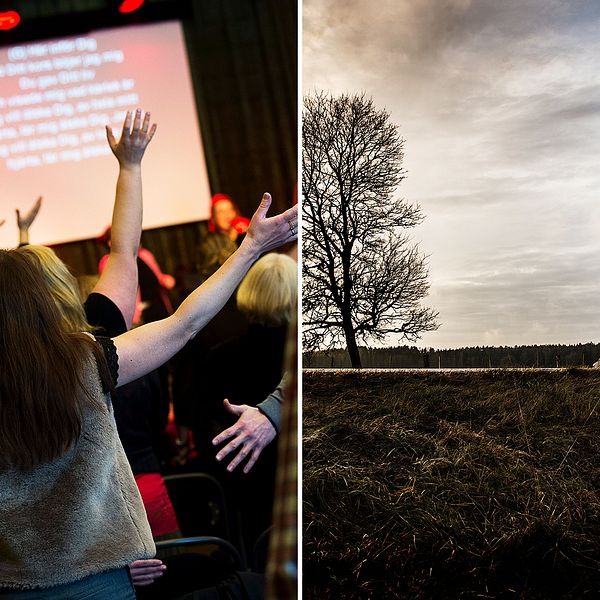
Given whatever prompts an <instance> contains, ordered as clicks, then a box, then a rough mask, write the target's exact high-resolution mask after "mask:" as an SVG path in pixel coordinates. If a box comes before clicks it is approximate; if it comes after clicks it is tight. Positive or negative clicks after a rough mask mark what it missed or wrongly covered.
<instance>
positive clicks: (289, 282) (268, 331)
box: [188, 253, 298, 555]
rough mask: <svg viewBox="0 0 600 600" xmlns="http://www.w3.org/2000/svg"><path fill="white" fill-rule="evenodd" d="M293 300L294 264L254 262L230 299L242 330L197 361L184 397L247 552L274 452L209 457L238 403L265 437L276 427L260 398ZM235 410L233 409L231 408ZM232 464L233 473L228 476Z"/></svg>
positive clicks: (271, 385) (282, 259)
mask: <svg viewBox="0 0 600 600" xmlns="http://www.w3.org/2000/svg"><path fill="white" fill-rule="evenodd" d="M297 296H298V270H297V264H296V262H295V261H294V260H293V259H292V258H290V257H289V256H286V255H284V254H276V253H271V254H267V255H266V256H263V257H262V258H260V260H258V261H257V262H256V263H255V264H254V265H253V266H252V268H251V269H250V270H249V271H248V273H247V275H246V276H245V278H244V279H243V281H242V282H241V284H240V286H239V288H238V291H237V295H236V300H237V305H238V308H239V309H240V311H241V312H242V313H244V314H245V315H246V317H247V319H248V329H247V331H246V333H245V334H243V335H240V336H237V337H233V338H231V339H229V340H224V341H223V342H221V343H219V344H218V345H216V346H215V347H214V348H213V349H212V351H211V352H210V354H209V356H208V358H207V359H206V361H205V362H204V363H203V364H198V363H196V381H195V386H194V387H193V388H192V389H194V390H197V393H196V395H195V396H194V397H190V400H189V403H190V406H189V407H188V413H189V414H190V415H191V417H190V423H191V425H192V431H193V433H194V440H195V441H196V445H197V448H198V454H199V455H202V456H206V457H210V460H209V463H208V465H207V466H206V467H205V468H207V469H209V470H210V471H211V472H212V474H213V475H215V476H216V477H217V478H218V479H220V480H221V482H222V483H223V484H224V485H225V486H226V490H227V493H228V500H229V501H230V503H231V505H233V506H234V507H235V509H237V510H238V511H239V514H240V516H241V526H242V534H243V537H244V541H245V546H246V551H247V552H248V554H249V555H251V553H252V549H253V546H254V543H255V541H256V539H257V537H258V536H259V535H260V533H262V531H263V530H264V529H266V528H267V527H268V526H269V524H270V518H271V506H272V502H273V492H274V473H275V463H276V454H277V453H276V447H275V445H274V444H273V443H270V444H269V445H268V446H267V447H266V448H265V449H264V450H262V449H250V446H249V445H248V444H246V443H244V444H243V445H242V444H240V446H241V447H240V451H239V454H240V460H239V461H238V462H237V463H235V464H231V463H230V464H229V465H227V469H225V468H224V466H223V465H222V464H220V463H219V462H218V460H217V459H215V458H214V456H215V454H216V453H217V451H219V450H220V449H221V448H222V445H220V446H218V447H215V446H213V444H212V440H213V438H214V437H215V436H216V435H217V434H219V433H220V432H222V431H223V430H224V429H226V428H228V427H231V426H232V425H233V424H234V423H235V421H236V419H237V417H238V416H239V415H238V414H237V413H236V409H237V408H239V406H243V407H244V408H248V407H250V408H251V410H259V411H261V412H262V413H263V414H264V415H265V416H266V417H267V418H268V419H269V420H270V421H271V424H272V425H273V432H272V434H273V435H272V437H271V440H272V439H273V438H274V437H275V431H276V429H277V426H276V425H275V423H273V421H272V420H271V419H272V417H273V415H272V414H271V412H270V410H268V409H266V406H265V398H268V397H269V395H270V394H271V393H272V392H273V390H274V389H275V388H277V386H278V384H279V383H280V381H281V379H282V375H283V357H284V352H285V342H286V338H287V335H288V325H289V323H290V320H291V318H292V315H294V314H295V312H296V306H297ZM234 405H238V406H236V407H234V408H232V407H233V406H234ZM259 455H260V458H259ZM237 464H240V469H238V471H239V472H238V471H235V472H234V467H235V466H236V465H237Z"/></svg>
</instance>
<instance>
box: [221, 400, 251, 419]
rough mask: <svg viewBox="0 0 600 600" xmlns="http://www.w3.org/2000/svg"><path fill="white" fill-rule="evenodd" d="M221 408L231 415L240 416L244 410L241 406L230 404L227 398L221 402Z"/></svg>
mask: <svg viewBox="0 0 600 600" xmlns="http://www.w3.org/2000/svg"><path fill="white" fill-rule="evenodd" d="M223 406H224V407H225V410H226V411H227V412H230V413H231V414H233V415H241V414H243V413H244V411H245V410H246V409H245V407H244V406H243V405H241V406H240V405H238V404H231V402H229V400H227V398H225V400H223Z"/></svg>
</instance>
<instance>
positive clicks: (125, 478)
mask: <svg viewBox="0 0 600 600" xmlns="http://www.w3.org/2000/svg"><path fill="white" fill-rule="evenodd" d="M155 131H156V125H155V124H152V125H151V116H150V114H149V113H145V114H144V113H143V111H141V110H139V109H138V110H137V111H135V113H133V112H128V113H127V116H126V118H125V121H124V123H123V128H122V131H121V134H120V136H119V139H118V140H117V139H116V138H115V136H114V135H113V132H112V131H111V129H110V128H109V127H107V141H108V144H109V146H110V148H111V150H112V152H113V154H114V156H115V157H116V159H117V161H118V164H119V174H118V179H117V186H116V195H115V204H114V209H113V216H112V223H111V227H110V228H109V229H107V230H106V231H105V232H104V234H103V235H102V236H101V237H100V238H99V241H101V242H102V243H104V244H106V247H107V250H108V253H107V255H106V256H105V257H104V258H103V259H102V261H101V264H100V266H99V273H98V275H93V274H88V275H87V276H82V277H80V278H79V280H78V279H77V278H75V277H74V276H73V275H72V273H71V272H70V271H69V268H68V267H67V266H66V265H65V264H64V263H63V262H62V261H61V260H60V259H59V258H58V257H57V255H56V254H55V253H54V251H53V250H52V249H50V248H48V247H44V246H39V245H35V244H33V243H30V240H29V229H30V227H31V225H32V223H33V222H34V220H35V218H36V216H37V214H38V212H39V211H40V209H41V206H42V199H41V198H38V200H37V201H36V203H35V204H34V206H33V207H32V208H31V209H30V210H29V211H27V212H26V213H24V214H21V213H20V212H19V211H18V210H17V213H16V216H17V226H18V229H19V246H18V247H17V248H14V249H2V250H0V598H7V599H22V600H29V599H31V600H33V599H34V598H35V599H37V598H40V599H41V598H55V599H60V598H65V599H66V598H70V599H73V600H77V599H80V598H81V599H83V598H86V599H95V598H98V599H100V598H108V597H111V598H114V599H115V600H120V599H131V598H135V597H136V589H137V590H138V593H139V595H140V596H142V597H144V598H161V599H163V600H167V599H168V598H170V597H172V598H175V597H176V596H175V594H178V595H180V594H181V592H182V588H181V585H173V586H170V585H169V582H168V577H169V575H168V574H169V561H168V559H167V558H163V559H161V558H155V550H156V548H155V542H158V541H162V540H169V539H177V538H181V537H182V536H183V535H185V532H184V531H182V527H181V525H180V523H179V521H180V520H181V519H182V517H185V515H181V514H178V512H177V509H176V507H175V506H174V504H173V502H172V501H171V498H170V497H169V493H168V489H167V486H166V485H165V479H164V477H165V475H167V474H171V473H182V472H194V473H196V472H202V473H208V474H210V475H211V477H213V478H214V479H216V480H217V481H218V482H219V484H220V485H221V486H222V489H223V490H224V492H225V496H226V503H227V509H228V513H229V515H230V516H231V517H232V518H231V522H232V524H233V526H232V531H233V533H232V539H231V540H230V541H232V542H233V543H234V544H235V545H236V546H237V549H238V551H239V553H240V555H241V556H249V555H250V554H251V553H252V549H253V547H254V546H255V545H256V543H257V541H258V540H259V539H261V537H264V535H265V531H268V528H269V526H270V524H271V512H272V504H273V496H274V481H275V473H276V456H277V452H276V440H277V433H278V432H279V430H280V426H281V414H280V412H281V404H282V402H284V401H285V400H284V396H285V393H286V392H285V388H286V381H287V379H288V378H289V373H288V374H286V373H285V372H284V371H285V369H284V354H285V344H286V336H287V335H288V328H289V324H290V322H291V321H293V318H294V315H295V312H296V305H297V266H296V263H295V261H294V260H293V258H291V257H290V256H288V255H286V254H284V253H278V252H273V251H274V250H275V249H279V248H280V247H282V246H285V245H287V244H292V243H293V242H294V241H295V240H296V237H297V230H298V221H297V208H296V207H295V206H293V207H292V208H290V209H288V210H286V211H285V212H283V213H281V214H279V215H276V216H273V217H268V216H267V213H268V211H269V206H270V204H271V197H270V195H269V194H268V193H265V194H264V195H263V197H262V200H261V202H260V205H259V206H258V208H257V210H256V212H255V213H254V215H253V216H252V218H251V219H247V218H245V217H243V216H242V215H241V213H240V211H239V209H238V208H237V206H236V205H235V202H234V201H233V199H232V198H231V197H229V196H226V195H224V194H217V195H215V196H214V197H213V202H212V214H211V218H210V221H209V226H208V229H209V232H208V233H207V235H205V236H203V237H202V239H201V242H200V244H199V247H198V252H197V256H195V257H190V258H191V262H192V263H193V264H194V265H195V267H196V271H195V272H196V274H197V277H198V283H199V285H198V287H197V288H196V289H194V290H193V291H191V293H189V295H188V296H187V297H186V298H185V299H184V300H183V301H182V302H181V303H180V304H179V306H177V307H176V308H175V309H174V307H173V306H172V304H171V300H170V297H169V294H168V290H170V289H172V288H173V287H174V286H175V285H176V281H175V279H174V278H173V277H171V276H170V275H166V274H164V273H162V271H161V268H160V266H159V265H158V262H157V260H156V258H155V257H154V256H153V254H152V253H151V252H150V251H149V250H147V249H145V248H142V247H140V237H141V228H142V208H143V207H142V204H143V202H142V169H141V163H142V158H143V156H144V153H145V151H146V149H147V147H148V145H149V144H150V143H151V140H152V138H153V136H154V133H155ZM2 223H3V220H1V219H0V225H1V224H2ZM5 226H6V225H5ZM169 430H171V431H173V436H172V437H171V438H169V436H168V433H167V432H168V431H169ZM170 440H172V443H171V441H170ZM201 534H202V532H197V535H201ZM205 571H206V572H204V573H197V572H194V569H191V570H190V572H189V573H186V574H185V579H186V581H187V582H188V583H187V584H186V585H187V586H188V588H189V589H186V590H185V591H186V592H188V593H190V594H191V593H192V592H194V590H196V592H194V593H195V594H196V595H194V596H193V597H194V598H201V597H203V596H201V595H198V594H199V592H198V589H199V588H207V587H209V586H211V585H213V584H215V585H216V584H217V583H218V582H217V581H215V577H217V573H218V577H219V578H222V577H223V573H222V572H221V571H220V570H219V569H216V568H215V569H214V570H213V569H211V566H210V564H208V566H206V568H205ZM259 587H260V586H259ZM158 590H160V591H158ZM175 590H177V591H175ZM246 593H247V592H246ZM207 597H208V596H207ZM189 598H192V596H191V595H190V596H189Z"/></svg>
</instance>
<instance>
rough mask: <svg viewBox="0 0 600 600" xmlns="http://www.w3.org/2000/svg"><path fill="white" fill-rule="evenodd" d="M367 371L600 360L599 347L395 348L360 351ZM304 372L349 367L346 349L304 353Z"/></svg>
mask: <svg viewBox="0 0 600 600" xmlns="http://www.w3.org/2000/svg"><path fill="white" fill-rule="evenodd" d="M359 350H360V357H361V360H362V365H363V367H364V368H367V369H368V368H380V369H394V368H398V369H402V368H404V369H424V368H425V369H428V368H429V369H438V368H442V369H444V368H445V369H448V368H466V369H469V368H505V367H545V368H559V367H583V366H586V367H591V366H592V365H593V364H594V363H595V362H596V361H597V360H598V359H599V358H600V344H593V343H592V342H590V343H587V344H573V345H566V344H557V345H551V344H547V345H541V346H500V347H494V346H475V347H471V348H458V349H449V350H435V349H434V348H417V347H416V346H396V347H394V348H364V347H361V348H360V349H359ZM302 364H303V367H305V368H313V369H314V368H317V369H318V368H333V369H336V368H345V367H350V366H351V365H350V359H349V357H348V353H347V351H346V350H345V349H334V350H323V351H318V352H304V353H303V355H302Z"/></svg>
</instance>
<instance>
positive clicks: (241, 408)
mask: <svg viewBox="0 0 600 600" xmlns="http://www.w3.org/2000/svg"><path fill="white" fill-rule="evenodd" d="M223 405H224V406H225V410H227V411H228V412H230V413H231V414H234V415H237V416H238V417H239V419H238V420H237V421H236V423H235V424H234V425H232V426H231V427H229V428H228V429H225V431H222V432H221V433H220V434H219V435H218V436H217V437H216V438H215V439H214V440H213V441H212V443H213V445H214V446H216V445H217V444H220V443H221V442H224V441H225V440H228V439H230V438H233V439H232V440H231V441H230V442H229V443H228V444H227V446H225V447H224V448H222V449H221V450H220V451H219V452H218V454H217V456H216V459H217V460H223V459H224V458H225V457H226V456H227V455H228V454H230V453H231V452H234V451H237V453H236V455H235V456H234V458H233V460H232V461H231V462H230V463H229V465H227V470H228V471H230V472H231V471H233V470H234V469H235V468H236V467H237V466H238V465H239V464H240V463H241V462H242V461H243V460H244V459H245V458H247V457H248V456H250V459H249V460H248V462H247V463H246V466H245V467H244V473H248V472H249V471H250V469H252V467H253V466H254V465H255V463H256V461H257V460H258V457H259V456H260V453H261V452H262V451H263V450H264V448H265V447H266V446H268V445H269V444H270V443H271V442H272V441H273V439H274V438H275V435H276V434H277V431H276V430H275V427H273V425H272V424H271V421H269V419H268V418H267V417H265V415H263V414H262V413H261V412H260V410H258V408H255V407H253V406H248V405H247V404H240V405H237V404H231V403H230V402H229V400H227V399H225V400H224V401H223Z"/></svg>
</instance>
